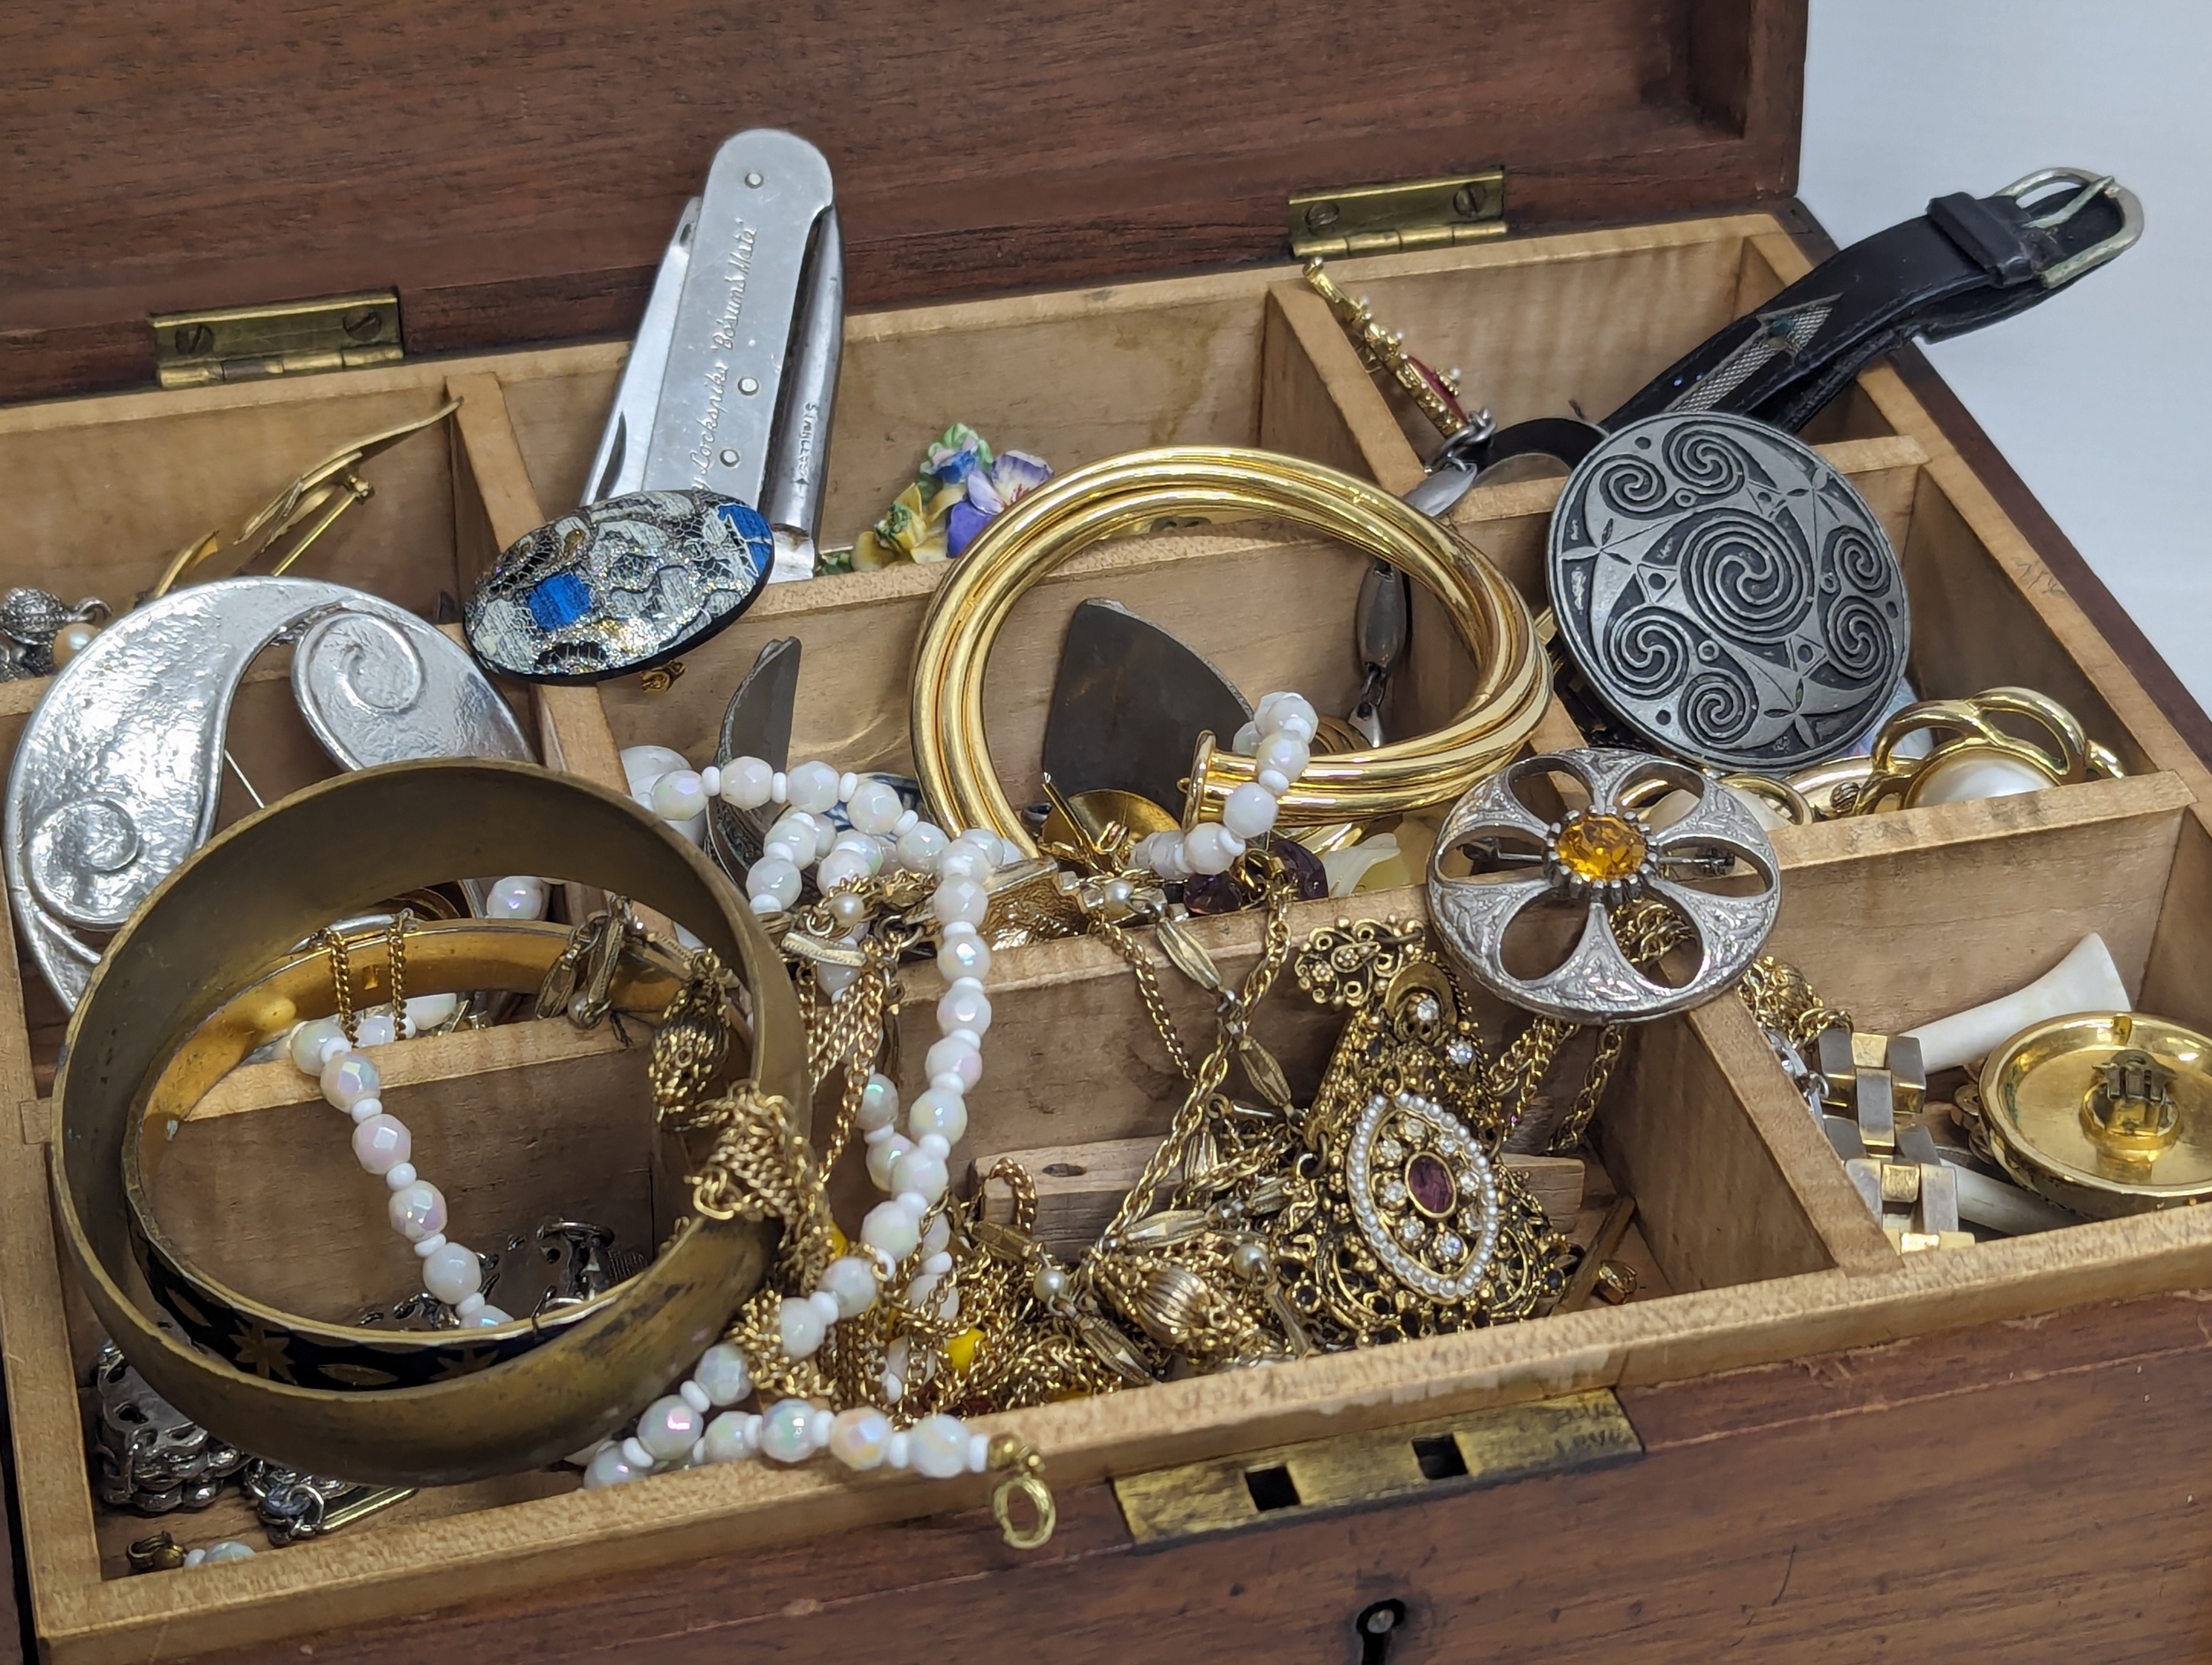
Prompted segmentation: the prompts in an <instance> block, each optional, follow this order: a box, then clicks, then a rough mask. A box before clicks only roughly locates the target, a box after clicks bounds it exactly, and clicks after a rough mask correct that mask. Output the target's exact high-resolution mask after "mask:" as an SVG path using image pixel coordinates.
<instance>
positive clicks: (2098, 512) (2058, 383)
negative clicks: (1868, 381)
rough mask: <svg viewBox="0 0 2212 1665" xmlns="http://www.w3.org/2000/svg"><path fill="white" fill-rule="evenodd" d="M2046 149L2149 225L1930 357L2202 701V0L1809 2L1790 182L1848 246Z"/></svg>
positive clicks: (2205, 136)
mask: <svg viewBox="0 0 2212 1665" xmlns="http://www.w3.org/2000/svg"><path fill="white" fill-rule="evenodd" d="M2059 165H2068V166H2076V167H2085V168H2088V169H2091V170H2093V171H2094V172H2098V173H2112V174H2116V175H2117V176H2118V178H2119V180H2120V181H2121V182H2122V183H2123V184H2124V185H2126V186H2128V187H2129V188H2131V189H2132V190H2133V191H2134V192H2135V193H2136V195H2137V196H2139V197H2141V198H2142V201H2143V208H2144V220H2145V230H2144V233H2143V239H2142V241H2141V242H2139V243H2138V244H2137V245H2136V246H2135V247H2134V248H2133V249H2131V250H2130V251H2129V252H2128V253H2127V254H2125V255H2124V256H2122V257H2120V258H2119V259H2118V260H2117V261H2116V262H2114V263H2113V264H2112V265H2108V266H2106V267H2104V268H2103V269H2101V271H2098V272H2093V273H2091V274H2090V275H2089V276H2088V277H2086V278H2085V279H2084V280H2082V281H2081V283H2080V285H2079V287H2078V288H2071V289H2070V290H2068V291H2067V292H2066V293H2064V294H2062V295H2054V296H2053V297H2051V299H2049V300H2048V301H2046V302H2045V303H2043V304H2041V305H2040V306H2039V307H2037V308H2036V309H2035V310H2034V311H2031V312H2029V313H2027V314H2025V315H2024V316H2023V317H2020V318H2010V319H2008V320H2007V321H2005V322H2003V323H2001V324H1996V325H1993V326H1990V327H1989V328H1988V329H1986V330H1985V331H1981V332H1979V333H1978V334H1972V335H1968V336H1963V337H1962V338H1960V339H1959V340H1956V341H1942V342H1938V343H1936V344H1935V345H1933V346H1932V347H1930V348H1929V349H1927V351H1928V356H1929V357H1930V358H1931V359H1932V360H1933V361H1934V363H1935V365H1936V367H1937V369H1939V371H1940V372H1942V373H1943V377H1944V379H1945V380H1947V381H1948V382H1949V383H1950V384H1951V386H1952V387H1954V388H1955V389H1956V391H1957V393H1958V395H1959V396H1960V398H1962V400H1963V401H1964V402H1965V403H1966V405H1967V408H1968V409H1969V410H1971V411H1973V413H1974V416H1975V418H1976V419H1977V420H1978V421H1979V422H1980V423H1981V425H1982V426H1983V427H1984V428H1985V429H1986V430H1987V431H1988V433H1989V436H1990V438H1991V439H1993V441H1996V443H1997V445H1998V447H1999V449H2001V450H2002V451H2003V452H2004V453H2005V455H2006V457H2008V459H2009V460H2010V461H2011V463H2012V464H2013V466H2014V467H2015V468H2016V469H2017V470H2018V471H2019V472H2020V474H2021V475H2022V477H2023V478H2024V480H2026V481H2027V483H2028V486H2029V487H2030V489H2032V491H2033V492H2034V493H2035V495H2037V497H2039V499H2040V500H2041V501H2042V503H2043V505H2044V507H2046V508H2047V509H2048V510H2050V511H2051V513H2052V514H2053V515H2054V516H2055V518H2057V520H2058V523H2059V525H2060V526H2063V527H2064V528H2065V530H2066V533H2067V535H2068V536H2069V537H2070V538H2071V539H2072V540H2073V541H2074V543H2075V545H2076V546H2077V547H2078V549H2080V550H2081V552H2082V554H2083V555H2084V556H2086V557H2087V558H2088V561H2089V564H2091V565H2092V566H2093V567H2094V568H2095V569H2096V571H2097V573H2098V576H2099V577H2101V578H2102V579H2103V580H2104V581H2105V584H2106V586H2107V587H2108V588H2109V589H2110V590H2111V591H2112V593H2113V595H2115V596H2116V597H2117V598H2118V599H2119V601H2120V602H2121V604H2122V605H2123V606H2124V607H2125V608H2126V609H2127V610H2128V611H2129V612H2130V613H2131V614H2132V615H2133V616H2134V618H2135V619H2136V622H2137V623H2138V624H2139V625H2141V626H2142V628H2143V632H2144V633H2145V634H2146V635H2147V636H2148V637H2149V638H2150V639H2151V641H2152V642H2153V643H2154V645H2155V646H2156V647H2157V648H2158V649H2159V651H2160V652H2161V653H2162V654H2163V655H2164V656H2165V658H2166V661H2167V663H2168V664H2170V665H2172V666H2173V668H2174V670H2175V671H2177V673H2178V674H2179V676H2180V677H2181V679H2182V680H2183V681H2184V682H2185V683H2186V684H2187V685H2188V687H2189V688H2190V690H2191V692H2193V694H2195V695H2196V698H2197V701H2198V703H2200V705H2203V706H2205V707H2207V708H2208V710H2212V530H2208V527H2212V513H2208V510H2212V458H2208V456H2207V447H2206V438H2205V424H2206V416H2205V411H2206V407H2207V404H2208V400H2212V294H2208V291H2212V4H2205V0H2097V3H2096V4H2091V3H2090V0H1812V38H1811V42H1810V45H1809V50H1808V52H1807V61H1806V76H1805V128H1804V150H1803V159H1802V165H1801V181H1800V186H1799V194H1800V195H1801V196H1802V197H1803V198H1804V201H1805V203H1806V204H1807V205H1808V206H1809V207H1810V208H1811V209H1812V211H1813V212H1814V213H1815V214H1816V215H1818V216H1819V218H1820V220H1821V223H1822V224H1823V225H1824V226H1826V227H1827V229H1828V231H1829V232H1830V234H1832V235H1833V236H1834V238H1835V240H1836V241H1837V242H1839V243H1848V242H1854V241H1855V240H1856V239H1858V238H1860V237H1863V236H1865V235H1867V234H1869V233H1871V232H1875V231H1879V230H1880V229H1881V228H1882V227H1883V226H1887V225H1891V224H1893V223H1894V222H1895V221H1897V220H1901V219H1907V218H1909V217H1910V216H1911V215H1914V214H1917V213H1919V212H1920V211H1922V209H1923V207H1924V205H1925V204H1926V203H1927V201H1928V199H1929V198H1930V197H1932V196H1941V195H1943V194H1945V193H1946V192H1949V191H1955V190H1965V191H1971V192H1972V193H1973V194H1974V195H1976V196H1987V195H1988V194H1989V193H1990V192H1992V191H1994V190H1996V189H1997V188H2000V187H2001V186H2004V185H2007V184H2009V183H2010V182H2011V181H2012V180H2016V179H2017V178H2019V177H2020V176H2021V175H2023V174H2024V173H2032V172H2034V171H2035V170H2036V169H2038V168H2040V167H2049V166H2059Z"/></svg>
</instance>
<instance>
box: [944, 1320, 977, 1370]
mask: <svg viewBox="0 0 2212 1665" xmlns="http://www.w3.org/2000/svg"><path fill="white" fill-rule="evenodd" d="M982 1345H983V1331H980V1330H963V1331H961V1332H960V1333H959V1334H958V1335H956V1336H955V1337H953V1339H951V1340H949V1341H948V1342H946V1343H945V1362H946V1363H948V1364H949V1365H951V1366H952V1368H953V1369H954V1370H958V1371H961V1372H963V1373H965V1371H966V1370H967V1369H968V1367H969V1366H970V1365H972V1364H973V1363H974V1362H975V1354H976V1349H977V1348H979V1347H981V1346H982Z"/></svg>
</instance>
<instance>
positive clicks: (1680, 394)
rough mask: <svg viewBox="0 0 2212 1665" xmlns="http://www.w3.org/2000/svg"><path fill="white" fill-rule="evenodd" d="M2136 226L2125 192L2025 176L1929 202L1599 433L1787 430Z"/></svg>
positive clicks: (1747, 321)
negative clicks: (1868, 375) (1694, 417)
mask: <svg viewBox="0 0 2212 1665" xmlns="http://www.w3.org/2000/svg"><path fill="white" fill-rule="evenodd" d="M2069 185H2070V186H2071V187H2072V189H2070V190H2067V191H2066V192H2065V194H2064V196H2062V198H2061V200H2060V201H2059V202H2058V203H2057V204H2056V206H2055V207H2051V208H2048V209H2047V211H2046V210H2044V209H2043V207H2042V205H2043V204H2044V203H2047V199H2048V198H2049V197H2050V196H2051V195H2052V193H2053V191H2054V189H2055V188H2063V187H2065V186H2069ZM2141 230H2142V213H2141V211H2140V209H2139V208H2138V207H2137V206H2136V203H2135V198H2134V196H2132V195H2131V193H2129V192H2128V191H2126V190H2124V189H2123V188H2121V187H2120V186H2118V185H2116V184H2115V183H2114V182H2113V181H2112V180H2109V179H2099V178H2095V177H2093V176H2088V175H2080V174H2076V173H2071V172H2057V171H2054V172H2053V173H2047V174H2043V175H2031V176H2030V177H2029V178H2028V179H2027V180H2022V181H2020V182H2019V183H2018V184H2016V185H2011V186H2008V187H2007V188H2005V189H2004V190H2001V191H2000V192H1998V193H1997V194H1996V195H1995V196H1983V197H1974V196H1968V195H1967V194H1966V193H1965V192H1963V191H1959V192H1955V193H1954V194H1952V195H1951V196H1939V197H1937V198H1936V199H1935V200H1934V201H1933V202H1932V203H1929V204H1928V211H1927V212H1926V213H1925V214H1924V215H1923V216H1922V217H1921V218H1919V219H1909V220H1907V221H1905V222H1904V223H1903V224H1902V225H1899V226H1891V227H1890V228H1889V229H1888V230H1887V231H1881V232H1877V233H1876V234H1874V235H1873V236H1871V237H1869V238H1866V239H1865V240H1864V241H1863V242H1855V243H1853V244H1852V245H1851V246H1850V247H1849V248H1848V249H1843V250H1842V251H1841V252H1839V253H1838V254H1836V255H1834V256H1832V257H1830V258H1829V259H1826V260H1824V261H1822V262H1821V263H1820V265H1817V266H1816V267H1814V268H1813V269H1812V271H1810V272H1808V273H1806V274H1805V276H1804V277H1802V278H1801V279H1799V280H1797V281H1796V282H1795V283H1793V284H1791V285H1790V287H1789V288H1786V289H1785V290H1783V291H1782V293H1781V294H1779V295H1776V296H1775V297H1774V299H1772V300H1771V301H1770V302H1768V303H1766V304H1765V305H1764V306H1763V307H1760V308H1759V309H1758V310H1757V311H1755V312H1752V313H1750V314H1748V315H1747V316H1746V317H1743V318H1738V319H1737V320H1736V321H1735V322H1734V323H1732V324H1731V325H1729V326H1728V327H1727V328H1725V329H1724V330H1722V331H1721V332H1720V333H1719V334H1716V335H1714V336H1712V337H1710V338H1709V340H1707V341H1705V342H1704V343H1703V344H1702V345H1701V346H1700V347H1698V348H1696V349H1694V350H1693V351H1692V352H1690V353H1689V354H1688V355H1687V356H1686V357H1684V358H1683V359H1681V360H1680V361H1679V362H1678V363H1677V364H1671V365H1670V366H1669V367H1668V368H1667V369H1666V371H1665V372H1663V373H1662V374H1660V375H1659V376H1658V377H1656V378H1655V379H1654V380H1652V381H1650V382H1648V383H1647V384H1646V385H1645V387H1643V388H1642V389H1641V390H1640V392H1638V393H1637V394H1636V395H1635V396H1634V397H1632V398H1631V399H1630V400H1629V401H1628V402H1627V403H1625V404H1624V405H1622V406H1621V407H1620V409H1619V410H1616V411H1614V412H1613V413H1612V415H1610V416H1609V417H1607V418H1605V419H1604V421H1603V423H1602V424H1601V426H1603V427H1605V428H1606V429H1607V430H1609V431H1610V430H1612V429H1615V428H1618V427H1623V426H1626V425H1627V424H1628V423H1631V422H1633V421H1636V420H1638V419H1639V418H1643V417H1647V416H1656V415H1658V414H1659V413H1660V412H1661V411H1663V410H1723V411H1727V412H1729V413H1730V414H1732V415H1735V416H1747V417H1752V418H1756V419H1757V420H1759V421H1762V422H1770V423H1771V424H1773V425H1774V426H1776V427H1778V428H1781V429H1783V430H1785V431H1786V432H1789V433H1794V432H1796V430H1797V429H1799V428H1801V427H1802V426H1804V425H1805V424H1806V423H1807V422H1808V421H1809V420H1811V418H1812V417H1813V415H1814V413H1815V412H1816V411H1817V410H1819V409H1820V408H1821V406H1823V405H1824V404H1826V403H1828V401H1829V400H1830V399H1832V398H1833V397H1834V396H1835V395H1836V394H1838V393H1839V392H1840V391H1841V390H1842V389H1843V387H1845V386H1846V385H1847V383H1848V382H1849V381H1850V380H1851V379H1852V378H1853V377H1855V376H1856V375H1857V374H1858V373H1859V372H1860V370H1861V369H1862V368H1863V367H1864V365H1865V364H1866V363H1867V361H1868V360H1869V359H1870V358H1873V357H1876V356H1877V355H1878V354H1881V353H1886V352H1887V351H1889V350H1890V349H1892V348H1893V347H1899V346H1901V345H1903V343H1904V342H1906V341H1909V340H1911V339H1912V338H1914V337H1916V336H1917V337H1919V338H1921V339H1922V340H1924V341H1941V340H1943V339H1944V338H1945V337H1946V336H1949V335H1962V334H1965V333H1966V332H1967V331H1969V330H1975V329H1979V328H1981V327H1982V326H1984V325H1986V324H1993V323H1995V322H1997V320H1998V319H2000V318H2010V317H2011V316H2012V315H2013V314H2014V313H2016V312H2024V311H2027V309H2028V308H2030V307H2032V306H2033V305H2034V304H2035V303H2037V302H2039V301H2040V300H2042V299H2044V297H2046V296H2047V295H2053V294H2055V293H2056V292H2057V290H2058V289H2060V288H2064V287H2065V286H2066V285H2067V284H2068V283H2070V282H2071V281H2073V280H2074V279H2076V278H2078V277H2079V276H2080V275H2081V274H2082V273H2083V272H2087V271H2090V270H2093V268H2094V267H2095V266H2098V265H2103V264H2104V262H2105V261H2107V260H2109V259H2111V258H2112V257H2114V256H2116V255H2117V254H2119V253H2120V252H2121V251H2122V250H2123V249H2126V248H2127V247H2128V246H2129V245H2130V244H2131V243H2132V242H2134V241H2135V240H2136V237H2137V236H2138V235H2139V234H2140V233H2141ZM2083 257H2091V258H2086V259H2085V258H2083Z"/></svg>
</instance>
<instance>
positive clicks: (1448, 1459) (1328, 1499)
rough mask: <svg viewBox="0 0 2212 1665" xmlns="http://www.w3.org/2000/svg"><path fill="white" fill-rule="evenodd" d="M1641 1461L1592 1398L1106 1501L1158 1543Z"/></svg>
mask: <svg viewBox="0 0 2212 1665" xmlns="http://www.w3.org/2000/svg"><path fill="white" fill-rule="evenodd" d="M1643 1454H1644V1446H1643V1441H1641V1440H1640V1439H1638V1438H1637V1437H1636V1431H1635V1429H1634V1428H1632V1427H1631V1426H1630V1425H1629V1421H1628V1418H1627V1416H1625V1415H1624V1414H1623V1412H1622V1410H1621V1405H1620V1400H1617V1399H1616V1398H1615V1397H1614V1396H1613V1393H1612V1390H1611V1389H1609V1388H1598V1389H1596V1390H1594V1391H1593V1392H1590V1393H1568V1394H1564V1395H1563V1396H1562V1397H1560V1398H1558V1399H1548V1400H1538V1401H1536V1402H1535V1403H1533V1404H1527V1405H1502V1406H1498V1407H1495V1408H1492V1409H1489V1410H1480V1411H1470V1412H1467V1413H1465V1414H1464V1415H1462V1416H1446V1417H1441V1418H1439V1419H1437V1420H1435V1421H1432V1422H1425V1423H1414V1424H1412V1425H1411V1426H1409V1427H1402V1428H1386V1429H1379V1430H1377V1431H1374V1432H1372V1433H1361V1434H1340V1435H1338V1436H1336V1437H1335V1438H1333V1439H1315V1440H1310V1441H1308V1442H1307V1443H1306V1444H1304V1445H1300V1446H1278V1447H1276V1448H1275V1449H1274V1450H1271V1451H1257V1452H1248V1453H1247V1454H1244V1455H1243V1456H1240V1457H1220V1458H1215V1459H1213V1460H1211V1461H1210V1462H1194V1463H1189V1464H1187V1465H1185V1466H1184V1467H1182V1468H1179V1469H1156V1470H1154V1471H1153V1472H1152V1473H1150V1474H1138V1475H1129V1476H1125V1477H1122V1478H1119V1479H1117V1480H1116V1481H1115V1482H1114V1495H1115V1497H1116V1498H1117V1499H1118V1500H1119V1501H1120V1503H1121V1512H1122V1516H1123V1518H1124V1519H1125V1520H1126V1521H1127V1522H1128V1523H1129V1535H1130V1537H1131V1538H1134V1539H1135V1540H1136V1542H1138V1543H1139V1544H1165V1543H1172V1542H1175V1541H1176V1540H1178V1539H1181V1538H1194V1537H1198V1536H1200V1535H1202V1534H1204V1533H1208V1532H1225V1531H1235V1530H1236V1529H1237V1528H1239V1527H1244V1526H1257V1525H1262V1524H1266V1525H1274V1524H1277V1523H1280V1522H1285V1521H1291V1520H1296V1519H1300V1518H1302V1517H1303V1516H1305V1515H1310V1514H1311V1513H1313V1512H1314V1511H1315V1510H1317V1509H1330V1508H1348V1507H1353V1506H1356V1505H1359V1504H1363V1503H1379V1502H1383V1501H1386V1500H1390V1499H1393V1498H1400V1497H1406V1496H1409V1495H1411V1494H1414V1493H1418V1492H1445V1491H1453V1490H1473V1489H1476V1488H1479V1487H1486V1486H1494V1485H1508V1484H1509V1483H1510V1482H1512V1481H1515V1480H1527V1479H1533V1478H1534V1477H1537V1476H1538V1475H1545V1474H1563V1473H1568V1472H1571V1471H1575V1470H1578V1469H1598V1468H1607V1467H1610V1466H1611V1465H1613V1464H1615V1463H1619V1462H1632V1461H1634V1460H1635V1459H1636V1458H1638V1457H1640V1456H1642V1455H1643Z"/></svg>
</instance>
